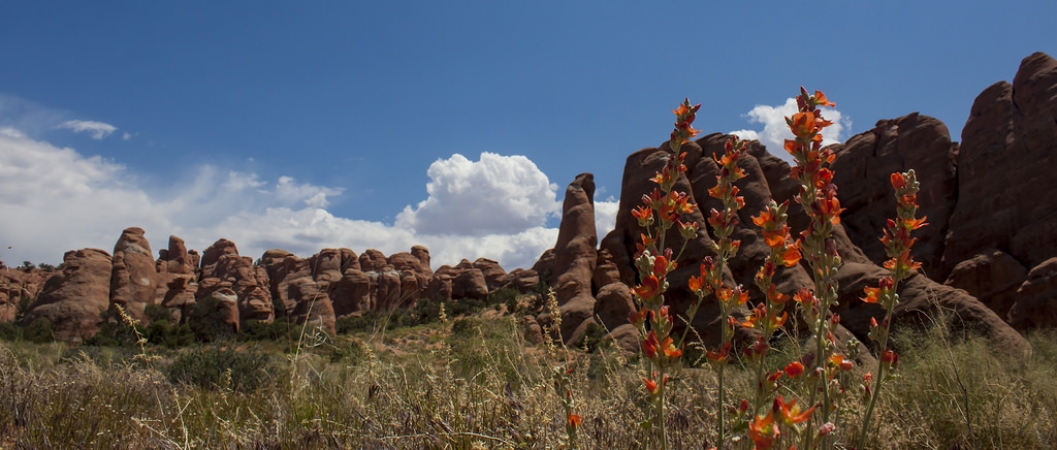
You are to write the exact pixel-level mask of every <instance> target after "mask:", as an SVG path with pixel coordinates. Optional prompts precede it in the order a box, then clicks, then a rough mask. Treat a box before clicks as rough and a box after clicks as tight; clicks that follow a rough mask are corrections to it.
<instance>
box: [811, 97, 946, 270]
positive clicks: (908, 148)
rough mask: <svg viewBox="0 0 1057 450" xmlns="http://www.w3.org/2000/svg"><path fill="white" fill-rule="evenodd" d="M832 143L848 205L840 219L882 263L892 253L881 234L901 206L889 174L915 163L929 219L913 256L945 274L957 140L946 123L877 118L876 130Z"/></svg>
mask: <svg viewBox="0 0 1057 450" xmlns="http://www.w3.org/2000/svg"><path fill="white" fill-rule="evenodd" d="M831 149H832V150H833V152H834V154H835V155H836V160H835V161H834V162H833V165H832V168H833V170H834V177H833V182H834V183H835V184H836V185H837V186H838V187H839V188H840V192H839V194H840V201H841V206H843V207H844V208H845V209H846V211H845V212H844V213H843V214H842V216H843V219H842V220H841V225H843V226H844V230H845V231H846V232H847V233H848V237H849V238H851V240H852V242H853V243H855V245H856V246H858V247H859V248H860V249H862V251H863V253H865V254H866V256H867V257H869V258H870V260H871V261H873V262H875V263H877V264H880V263H882V262H883V261H884V260H886V259H888V257H887V256H886V255H885V250H884V246H883V245H881V242H880V241H879V240H878V237H879V236H881V233H882V230H883V229H884V227H885V224H886V223H887V221H888V219H889V217H891V216H892V215H893V214H894V211H895V210H896V199H895V196H894V195H893V191H892V185H891V183H890V182H889V175H891V174H892V173H893V172H905V171H907V170H909V169H914V171H915V172H916V173H917V177H918V180H920V183H921V190H920V191H919V192H918V205H919V209H918V214H919V216H926V217H928V222H929V226H928V227H925V228H923V229H921V230H919V231H917V232H916V233H915V236H916V237H917V243H916V244H914V248H913V254H914V259H915V260H917V261H920V262H921V263H922V267H923V269H924V272H925V273H926V274H934V276H940V273H941V272H942V270H941V267H940V259H941V258H942V257H943V248H944V239H945V238H946V236H947V227H948V225H947V219H948V218H949V217H950V215H951V212H952V211H953V210H954V204H955V201H956V200H957V187H956V184H957V180H956V178H955V164H954V162H955V158H957V157H958V144H956V143H952V142H951V139H950V134H949V133H948V132H947V126H946V125H944V124H943V122H940V121H939V120H937V119H934V118H932V117H928V116H922V115H919V114H918V113H913V114H910V115H906V116H903V117H900V118H898V119H894V120H881V121H878V122H877V125H876V126H875V127H874V128H873V129H872V130H870V131H867V132H864V133H860V134H857V135H855V136H852V137H851V139H848V141H847V142H846V143H844V144H837V145H834V146H832V147H831ZM940 281H942V279H941V280H940Z"/></svg>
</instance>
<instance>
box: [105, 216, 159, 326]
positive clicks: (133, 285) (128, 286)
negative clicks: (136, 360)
mask: <svg viewBox="0 0 1057 450" xmlns="http://www.w3.org/2000/svg"><path fill="white" fill-rule="evenodd" d="M112 261H113V268H112V270H111V275H110V303H113V304H115V305H120V306H121V307H122V308H124V309H125V311H126V312H128V314H129V315H130V316H132V317H133V318H135V319H137V320H139V321H141V322H143V321H146V315H145V314H144V308H146V306H147V305H151V304H157V303H158V299H157V297H158V288H159V287H161V286H163V285H162V283H161V282H162V280H161V277H159V276H158V272H157V269H156V268H155V263H154V252H152V251H151V249H150V242H148V241H147V238H146V236H144V231H143V229H142V228H135V227H132V228H126V229H125V231H123V232H122V233H121V237H120V238H118V240H117V244H115V245H114V256H113V259H112Z"/></svg>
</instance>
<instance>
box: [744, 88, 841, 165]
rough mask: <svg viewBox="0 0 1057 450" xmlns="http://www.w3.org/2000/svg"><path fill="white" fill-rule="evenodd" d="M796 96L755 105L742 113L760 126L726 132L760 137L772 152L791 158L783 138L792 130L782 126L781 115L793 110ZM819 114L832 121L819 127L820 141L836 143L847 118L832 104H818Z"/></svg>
mask: <svg viewBox="0 0 1057 450" xmlns="http://www.w3.org/2000/svg"><path fill="white" fill-rule="evenodd" d="M796 112H797V108H796V99H795V98H789V99H786V101H785V103H784V104H781V105H777V106H769V105H756V107H755V108H752V110H751V111H749V112H748V113H747V114H746V117H748V119H749V123H750V124H762V125H763V130H748V129H745V130H736V131H731V132H730V134H734V135H737V136H738V137H740V138H742V139H756V140H758V141H760V143H762V144H763V145H764V146H766V147H767V150H768V151H770V152H771V153H772V154H774V155H776V156H778V157H779V158H782V159H784V160H786V161H787V162H792V156H790V155H789V154H788V153H786V151H785V150H784V148H785V140H786V139H792V138H793V133H792V132H790V131H789V128H788V127H787V126H786V123H785V118H786V117H792V115H793V114H796ZM822 115H823V117H825V118H826V119H827V120H829V121H832V122H833V125H832V126H830V127H828V128H826V129H824V130H822V144H823V145H829V144H836V143H839V142H841V141H842V139H844V138H845V137H846V136H845V131H850V130H851V119H850V118H847V117H844V116H843V115H842V114H841V112H840V111H838V110H836V109H833V108H822Z"/></svg>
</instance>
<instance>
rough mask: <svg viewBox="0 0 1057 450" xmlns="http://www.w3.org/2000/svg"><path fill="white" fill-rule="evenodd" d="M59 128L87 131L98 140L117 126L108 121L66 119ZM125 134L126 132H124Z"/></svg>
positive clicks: (78, 131)
mask: <svg viewBox="0 0 1057 450" xmlns="http://www.w3.org/2000/svg"><path fill="white" fill-rule="evenodd" d="M59 128H65V129H67V130H71V131H73V132H74V133H88V134H89V135H91V136H92V139H95V140H97V141H98V140H100V139H103V138H105V137H107V136H109V135H110V133H113V132H115V131H117V127H115V126H113V125H110V124H109V123H103V122H95V121H92V120H67V121H65V122H63V123H61V124H60V125H59ZM125 134H126V135H127V134H128V133H125ZM125 140H128V139H125Z"/></svg>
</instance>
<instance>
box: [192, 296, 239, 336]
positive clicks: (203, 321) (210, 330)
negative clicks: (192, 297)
mask: <svg viewBox="0 0 1057 450" xmlns="http://www.w3.org/2000/svg"><path fill="white" fill-rule="evenodd" d="M219 303H220V300H217V299H216V298H214V297H211V296H206V298H204V299H202V300H201V301H199V302H198V303H196V304H195V307H194V310H192V311H191V317H189V318H188V320H187V323H189V324H190V325H191V331H192V332H193V333H194V336H195V340H196V341H198V342H205V343H208V342H218V341H229V340H232V339H234V338H235V330H233V329H232V328H231V325H229V324H227V323H225V322H224V318H222V317H220V316H219V315H218V314H217V309H218V306H219Z"/></svg>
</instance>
